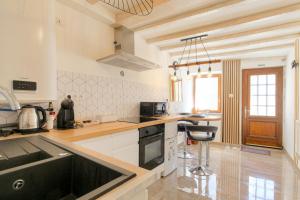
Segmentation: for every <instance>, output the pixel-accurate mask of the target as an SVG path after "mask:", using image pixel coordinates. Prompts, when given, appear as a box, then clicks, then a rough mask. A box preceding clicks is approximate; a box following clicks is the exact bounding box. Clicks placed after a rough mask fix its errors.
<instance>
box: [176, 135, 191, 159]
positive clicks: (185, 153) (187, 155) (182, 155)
mask: <svg viewBox="0 0 300 200" xmlns="http://www.w3.org/2000/svg"><path fill="white" fill-rule="evenodd" d="M187 138H188V137H187V133H186V132H184V142H183V152H182V153H179V154H178V156H177V157H178V158H183V159H193V158H194V156H193V155H192V154H191V153H190V152H189V151H188V149H187V144H186V142H187Z"/></svg>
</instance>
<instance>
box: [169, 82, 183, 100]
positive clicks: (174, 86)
mask: <svg viewBox="0 0 300 200" xmlns="http://www.w3.org/2000/svg"><path fill="white" fill-rule="evenodd" d="M171 101H182V81H181V80H171Z"/></svg>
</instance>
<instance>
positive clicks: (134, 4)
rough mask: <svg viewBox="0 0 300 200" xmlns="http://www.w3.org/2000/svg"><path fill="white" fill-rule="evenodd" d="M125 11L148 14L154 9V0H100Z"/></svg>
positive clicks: (140, 14) (142, 14)
mask: <svg viewBox="0 0 300 200" xmlns="http://www.w3.org/2000/svg"><path fill="white" fill-rule="evenodd" d="M100 1H102V2H103V3H105V4H107V5H110V6H112V7H114V8H116V9H118V10H121V11H123V12H126V13H129V14H132V15H139V16H146V15H149V14H150V13H151V12H152V10H153V0H100Z"/></svg>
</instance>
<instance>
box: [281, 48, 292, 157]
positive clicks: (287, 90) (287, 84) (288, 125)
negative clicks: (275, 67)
mask: <svg viewBox="0 0 300 200" xmlns="http://www.w3.org/2000/svg"><path fill="white" fill-rule="evenodd" d="M294 59H295V55H294V50H291V52H290V54H289V56H288V58H287V60H286V67H285V71H284V106H283V110H284V112H283V138H282V139H283V147H284V148H285V149H286V151H287V152H288V154H289V155H290V157H292V158H293V157H294V127H295V121H294V120H295V70H293V69H292V68H291V63H292V61H293V60H294Z"/></svg>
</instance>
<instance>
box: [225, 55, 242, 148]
mask: <svg viewBox="0 0 300 200" xmlns="http://www.w3.org/2000/svg"><path fill="white" fill-rule="evenodd" d="M222 64H223V110H222V112H223V134H222V141H223V142H224V143H230V144H240V84H241V82H240V80H241V61H240V60H223V63H222Z"/></svg>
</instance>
